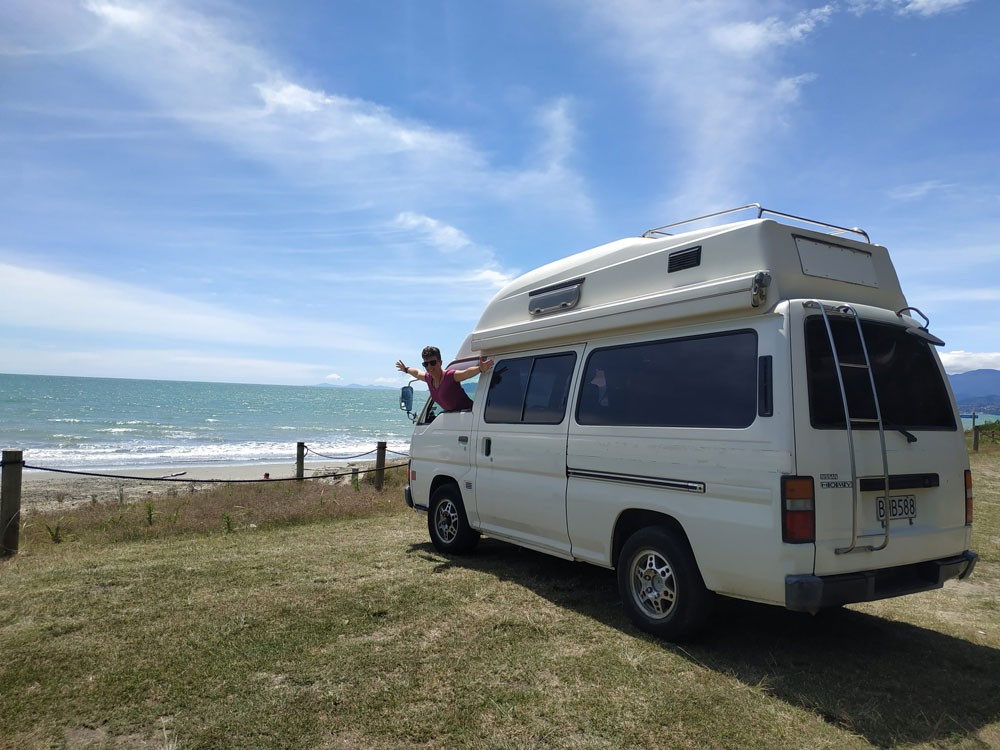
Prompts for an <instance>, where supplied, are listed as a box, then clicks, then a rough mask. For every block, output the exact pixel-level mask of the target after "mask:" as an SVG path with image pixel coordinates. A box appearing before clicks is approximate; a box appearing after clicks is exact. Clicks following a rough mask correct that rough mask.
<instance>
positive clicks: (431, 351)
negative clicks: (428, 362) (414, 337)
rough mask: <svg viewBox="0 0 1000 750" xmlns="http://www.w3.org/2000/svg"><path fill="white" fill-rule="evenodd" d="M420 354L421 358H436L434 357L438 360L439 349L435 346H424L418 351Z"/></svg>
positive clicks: (439, 355)
mask: <svg viewBox="0 0 1000 750" xmlns="http://www.w3.org/2000/svg"><path fill="white" fill-rule="evenodd" d="M420 356H421V357H422V358H423V359H432V358H436V359H438V360H440V359H441V350H440V349H438V348H437V347H436V346H425V347H424V350H423V352H421V353H420Z"/></svg>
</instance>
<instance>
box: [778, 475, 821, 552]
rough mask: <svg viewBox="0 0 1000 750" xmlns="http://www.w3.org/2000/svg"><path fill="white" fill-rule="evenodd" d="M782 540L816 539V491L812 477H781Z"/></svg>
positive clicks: (802, 541)
mask: <svg viewBox="0 0 1000 750" xmlns="http://www.w3.org/2000/svg"><path fill="white" fill-rule="evenodd" d="M781 541H783V542H787V543H789V544H804V543H807V542H815V541H816V492H815V490H814V487H813V478H812V477H782V478H781Z"/></svg>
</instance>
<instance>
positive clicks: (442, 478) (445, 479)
mask: <svg viewBox="0 0 1000 750" xmlns="http://www.w3.org/2000/svg"><path fill="white" fill-rule="evenodd" d="M449 484H451V485H454V487H455V489H456V490H458V496H459V498H461V500H462V502H463V503H464V502H465V498H464V497H463V496H462V488H461V486H460V485H459V484H458V480H457V479H455V478H454V477H451V476H448V475H447V474H438V475H437V476H436V477H434V479H432V480H431V487H430V491H429V492H428V493H427V502H428V503H430V499H431V498H432V497H434V493H435V492H437V491H438V490H439V489H441V488H442V487H445V486H447V485H449Z"/></svg>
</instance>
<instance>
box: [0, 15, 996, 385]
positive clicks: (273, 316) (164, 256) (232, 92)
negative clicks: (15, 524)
mask: <svg viewBox="0 0 1000 750" xmlns="http://www.w3.org/2000/svg"><path fill="white" fill-rule="evenodd" d="M997 29H1000V3H997V2H994V0H838V1H836V2H828V3H825V4H820V3H809V2H792V1H790V0H788V1H785V0H745V1H743V0H700V1H699V2H667V1H660V2H655V1H653V0H601V1H599V2H584V1H582V0H523V1H522V0H508V1H507V2H503V3H486V2H460V1H459V0H454V1H452V2H440V1H437V0H383V1H381V2H358V1H353V0H340V1H338V2H333V1H332V0H331V1H328V2H319V1H316V2H313V1H310V0H296V1H292V2H288V1H286V0H280V1H279V0H246V1H243V2H235V1H233V2H217V1H216V0H198V2H183V1H181V2H172V1H170V0H159V1H155V2H144V1H141V0H135V1H127V0H84V1H82V2H78V1H76V0H58V1H56V0H4V2H3V3H0V175H2V176H3V179H2V180H0V372H13V373H29V374H31V373H35V374H55V375H89V376H109V377H137V378H165V379H181V380H212V381H232V382H255V383H287V384H313V383H320V382H332V383H341V384H347V383H364V384H386V385H392V384H400V383H402V382H404V381H405V377H404V376H403V375H401V374H398V373H396V372H395V370H394V366H393V365H394V362H395V361H396V359H397V358H403V359H404V360H405V361H406V362H407V363H408V364H416V363H417V362H418V360H419V353H420V349H421V348H422V347H423V346H424V345H425V344H428V343H433V344H436V345H438V346H440V347H441V349H442V350H443V351H444V352H445V353H446V356H448V354H449V353H453V352H454V351H455V350H456V349H457V348H458V346H459V344H460V343H461V341H462V339H463V337H464V336H465V334H466V333H467V332H468V330H469V329H471V328H472V326H473V325H474V324H475V322H476V320H477V319H478V316H479V313H480V312H481V310H482V307H483V306H484V304H485V303H486V302H487V301H488V300H489V298H490V297H491V296H492V295H493V294H494V293H495V292H496V290H497V289H498V288H499V287H500V286H501V285H502V284H503V283H504V282H505V281H507V280H509V279H511V278H513V277H514V276H516V275H518V274H520V273H523V272H525V271H528V270H530V269H531V268H533V267H536V266H538V265H541V264H543V263H547V262H549V261H552V260H555V259H557V258H560V257H563V256H565V255H568V254H571V253H574V252H577V251H580V250H584V249H587V248H589V247H593V246H595V245H599V244H602V243H604V242H608V241H611V240H614V239H618V238H620V237H625V236H635V235H638V234H640V233H642V232H643V231H644V230H646V229H649V228H650V227H654V226H658V225H662V224H666V223H670V222H672V221H676V220H680V219H684V218H688V217H691V216H696V215H699V214H704V213H708V212H711V211H715V210H719V209H724V208H730V207H734V206H739V205H743V204H746V203H749V202H760V203H762V204H763V205H764V206H766V207H768V208H774V209H777V210H780V211H785V212H788V213H792V214H796V215H800V216H807V217H810V218H815V219H819V220H823V221H827V222H830V223H833V224H838V225H843V226H861V227H863V228H864V229H866V230H867V231H868V232H869V234H870V235H871V236H872V239H873V240H874V241H875V242H878V243H879V244H883V245H886V246H888V247H889V249H890V251H891V253H892V256H893V259H894V262H895V264H896V268H897V271H898V272H899V275H900V277H901V281H902V283H903V289H904V292H905V293H906V295H907V298H908V300H909V301H910V304H912V305H915V306H917V307H919V308H921V309H922V310H923V311H924V312H925V313H926V314H927V315H928V316H929V317H930V319H931V331H932V332H934V333H936V334H937V335H938V336H940V337H941V338H943V339H944V340H945V341H946V343H947V346H946V347H944V351H943V358H944V361H945V363H946V367H947V369H948V370H949V372H963V371H966V370H970V369H976V368H980V367H991V368H1000V325H998V322H1000V321H998V317H1000V315H998V312H997V310H998V306H997V301H998V300H1000V239H998V238H1000V146H998V141H997V133H998V132H1000V118H998V114H1000V54H998V52H997V50H998V45H997V44H996V40H995V35H996V30H997Z"/></svg>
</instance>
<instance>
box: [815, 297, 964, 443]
mask: <svg viewBox="0 0 1000 750" xmlns="http://www.w3.org/2000/svg"><path fill="white" fill-rule="evenodd" d="M830 329H831V331H832V332H833V340H834V343H835V344H836V346H837V355H838V357H839V358H840V362H841V365H861V367H850V366H847V367H841V371H842V372H843V376H844V390H845V391H846V392H847V405H848V408H849V409H850V412H851V419H852V420H855V419H858V420H860V419H875V418H876V411H875V401H874V399H873V398H872V389H871V381H870V380H869V377H868V370H867V369H865V368H864V364H865V358H864V352H863V351H862V349H861V340H860V338H859V336H858V329H857V325H856V324H855V322H854V319H853V318H850V319H848V318H843V317H836V316H834V317H831V318H830ZM861 330H862V333H863V334H864V337H865V343H866V344H867V346H868V357H869V359H870V361H871V367H872V374H873V375H874V377H875V388H876V390H877V392H878V401H879V409H880V410H881V412H882V421H883V423H884V424H885V426H886V427H887V428H889V429H899V428H902V429H906V430H917V429H930V430H934V429H948V430H954V429H955V417H954V414H953V413H952V410H951V399H950V398H949V397H948V390H947V388H946V387H945V384H944V380H943V378H942V377H941V371H940V370H939V369H938V365H937V361H936V360H935V358H934V353H933V352H932V351H931V348H930V344H928V343H927V342H926V341H924V340H922V339H920V338H918V337H916V336H911V335H910V334H908V333H907V332H906V329H905V328H904V327H903V326H895V325H890V324H887V323H873V322H871V321H862V323H861ZM805 331H806V342H805V343H806V366H807V368H808V383H809V415H810V419H811V422H812V425H813V427H820V428H829V429H845V419H844V405H843V399H842V397H841V395H840V384H839V383H838V381H837V371H836V369H835V367H834V363H833V353H832V351H831V349H830V340H829V337H828V335H827V332H826V326H825V325H824V324H823V319H822V318H821V317H820V316H818V315H814V316H812V317H810V318H809V320H807V321H806V327H805ZM851 426H852V428H854V429H877V425H875V424H870V423H869V424H864V423H854V422H852V425H851Z"/></svg>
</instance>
